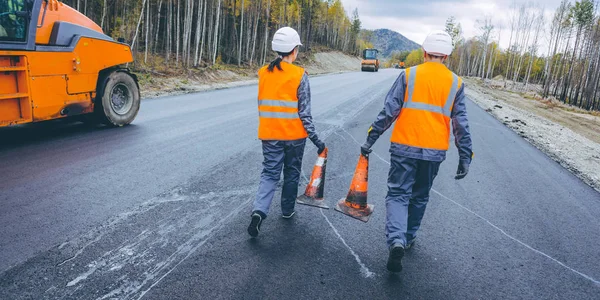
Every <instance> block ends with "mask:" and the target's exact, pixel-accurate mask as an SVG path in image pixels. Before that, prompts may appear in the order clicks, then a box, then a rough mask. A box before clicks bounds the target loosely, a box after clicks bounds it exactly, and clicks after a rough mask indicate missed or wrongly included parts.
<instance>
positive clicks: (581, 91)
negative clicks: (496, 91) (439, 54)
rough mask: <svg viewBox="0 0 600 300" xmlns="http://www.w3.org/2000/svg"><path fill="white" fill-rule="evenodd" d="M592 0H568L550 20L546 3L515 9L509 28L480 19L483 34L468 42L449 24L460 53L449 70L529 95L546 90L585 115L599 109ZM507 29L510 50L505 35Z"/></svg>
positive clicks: (598, 43)
mask: <svg viewBox="0 0 600 300" xmlns="http://www.w3.org/2000/svg"><path fill="white" fill-rule="evenodd" d="M598 8H599V7H598V3H594V2H593V1H591V0H582V1H575V2H573V1H568V0H563V1H562V2H561V4H560V6H559V7H558V8H557V9H556V10H555V11H554V12H553V13H552V14H550V15H551V16H552V17H551V18H547V17H546V16H547V15H548V14H545V10H544V8H543V6H542V4H541V3H540V4H535V3H529V4H523V5H519V6H515V5H513V7H512V10H511V11H510V12H508V13H509V16H510V22H509V24H500V25H498V24H494V22H493V20H492V18H491V17H487V18H484V19H483V20H478V22H477V26H478V30H479V35H478V36H476V37H474V38H471V39H468V40H465V39H464V38H463V37H462V28H461V24H460V23H457V22H456V20H455V19H454V18H452V17H451V18H449V19H448V20H447V22H446V31H447V32H448V33H449V34H450V35H451V36H452V37H453V40H454V43H455V47H456V49H455V52H454V53H453V55H452V56H451V58H450V60H449V63H448V64H449V67H450V68H451V69H452V70H454V71H455V72H456V73H457V74H459V75H462V76H474V77H479V78H482V79H501V80H503V81H504V85H505V86H507V85H512V87H513V88H516V89H522V90H526V89H527V88H528V85H530V84H535V85H538V86H540V87H541V94H542V96H543V97H554V98H555V99H558V100H560V101H561V102H563V103H565V104H569V105H572V106H576V107H579V108H583V109H586V110H596V111H597V110H600V99H599V98H600V93H599V92H598V91H599V88H600V51H598V49H600V14H599V13H598ZM502 30H508V31H509V32H510V34H509V35H508V36H509V43H508V45H509V47H508V49H501V48H500V47H499V46H498V45H499V44H500V43H501V40H500V36H501V35H500V33H501V32H502Z"/></svg>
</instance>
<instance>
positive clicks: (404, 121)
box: [391, 62, 462, 151]
mask: <svg viewBox="0 0 600 300" xmlns="http://www.w3.org/2000/svg"><path fill="white" fill-rule="evenodd" d="M461 86H462V79H461V78H460V77H458V76H456V75H455V74H454V73H452V72H451V71H450V70H448V68H446V66H444V65H443V64H440V63H433V62H428V63H424V64H422V65H419V66H416V67H412V68H410V69H407V70H406V93H405V96H404V105H403V106H402V110H401V111H400V116H399V117H398V120H397V121H396V125H395V127H394V131H393V132H392V138H391V141H392V142H393V143H396V144H400V145H405V146H411V147H415V148H420V149H431V150H442V151H447V150H448V148H450V116H451V114H452V107H453V106H454V100H455V99H456V94H457V93H458V89H459V87H461Z"/></svg>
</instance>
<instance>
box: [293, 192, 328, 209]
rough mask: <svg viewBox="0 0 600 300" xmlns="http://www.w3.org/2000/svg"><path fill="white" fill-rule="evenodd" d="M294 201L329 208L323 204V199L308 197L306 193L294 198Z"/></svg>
mask: <svg viewBox="0 0 600 300" xmlns="http://www.w3.org/2000/svg"><path fill="white" fill-rule="evenodd" d="M296 203H298V204H302V205H308V206H313V207H318V208H323V209H329V206H327V205H325V200H317V199H315V198H311V197H308V196H306V195H302V196H300V197H298V198H297V199H296Z"/></svg>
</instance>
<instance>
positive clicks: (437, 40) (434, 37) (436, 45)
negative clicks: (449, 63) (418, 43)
mask: <svg viewBox="0 0 600 300" xmlns="http://www.w3.org/2000/svg"><path fill="white" fill-rule="evenodd" d="M453 49H454V46H453V45H452V37H450V35H449V34H448V33H447V32H445V31H441V30H436V31H432V32H431V33H429V35H428V36H427V37H426V38H425V41H424V42H423V50H425V52H427V53H429V54H431V55H436V56H437V55H440V56H446V55H450V54H452V50H453Z"/></svg>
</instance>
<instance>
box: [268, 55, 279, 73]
mask: <svg viewBox="0 0 600 300" xmlns="http://www.w3.org/2000/svg"><path fill="white" fill-rule="evenodd" d="M282 60H283V57H281V55H280V56H277V58H276V59H275V60H274V61H272V62H271V63H270V64H269V68H267V70H269V72H273V70H275V67H277V69H279V71H283V69H282V68H281V61H282Z"/></svg>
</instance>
